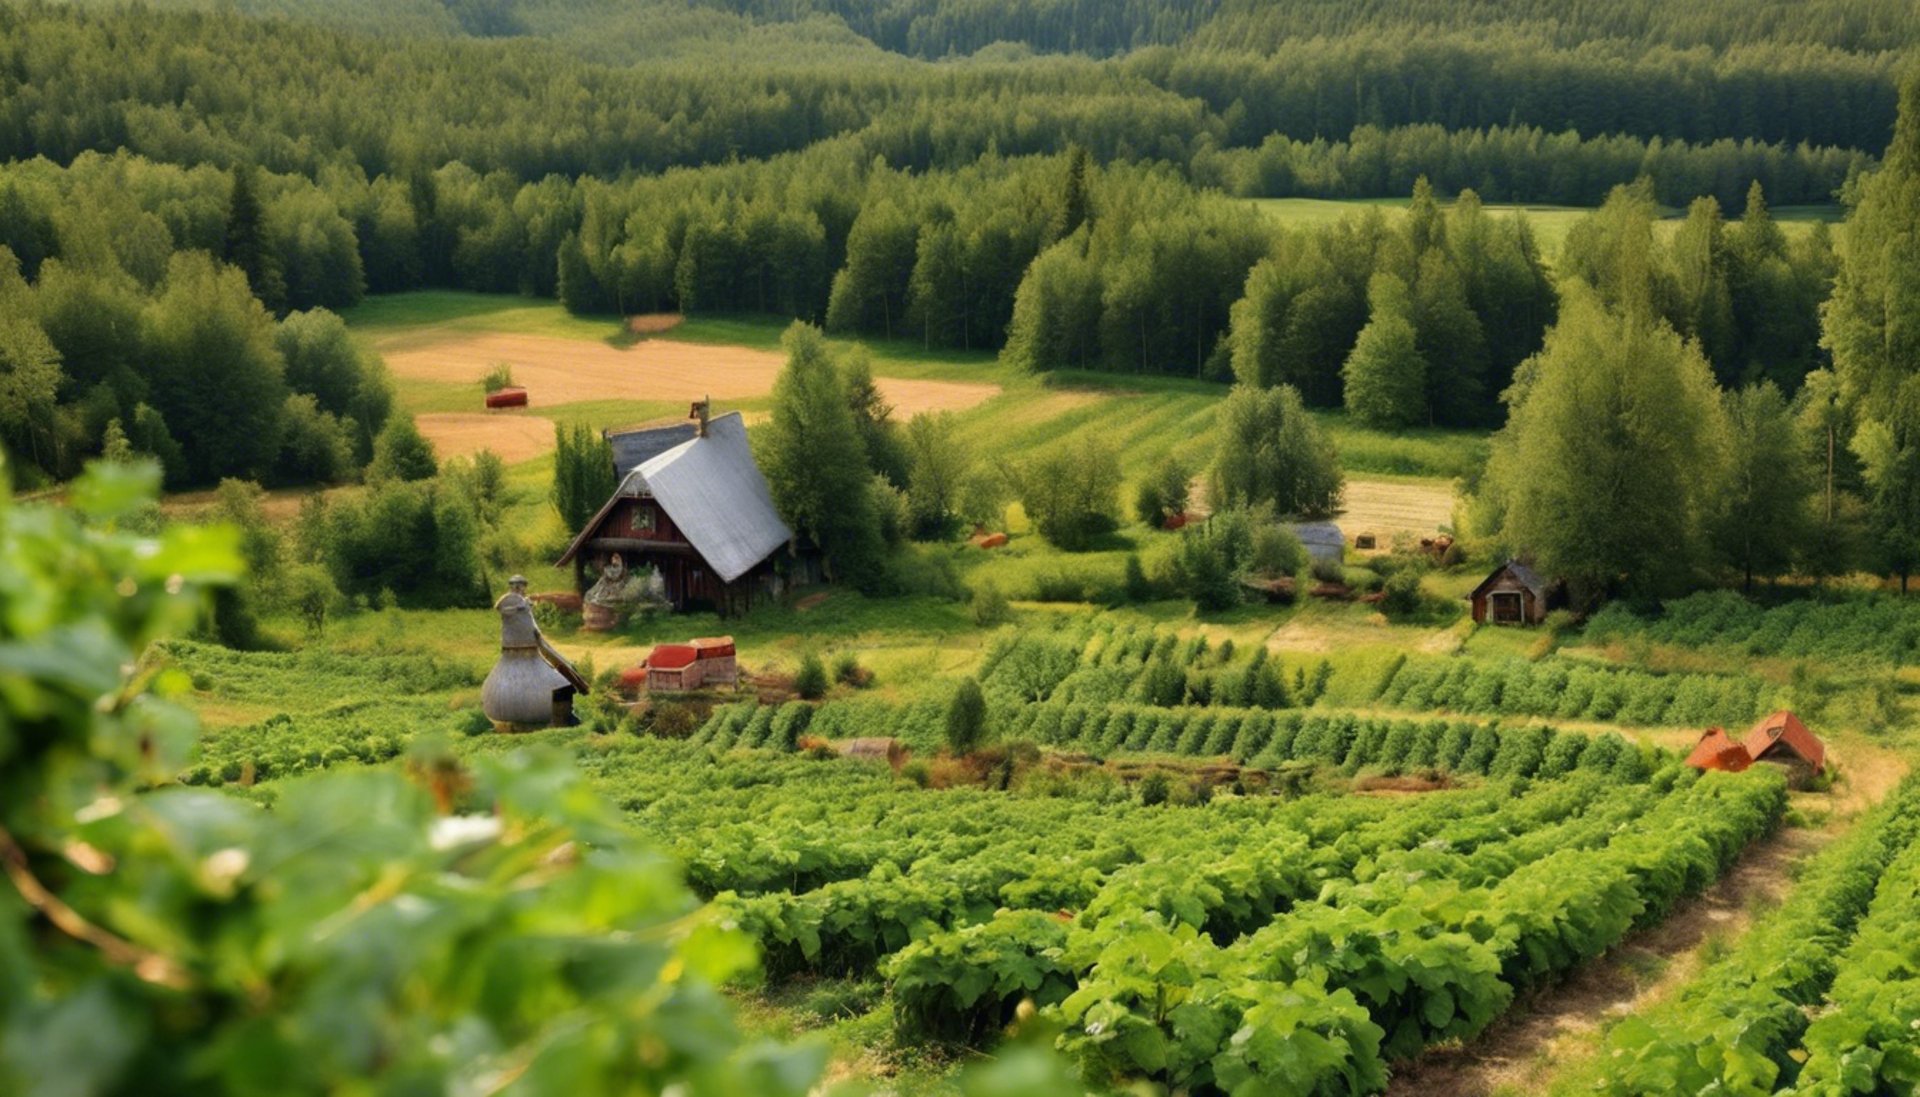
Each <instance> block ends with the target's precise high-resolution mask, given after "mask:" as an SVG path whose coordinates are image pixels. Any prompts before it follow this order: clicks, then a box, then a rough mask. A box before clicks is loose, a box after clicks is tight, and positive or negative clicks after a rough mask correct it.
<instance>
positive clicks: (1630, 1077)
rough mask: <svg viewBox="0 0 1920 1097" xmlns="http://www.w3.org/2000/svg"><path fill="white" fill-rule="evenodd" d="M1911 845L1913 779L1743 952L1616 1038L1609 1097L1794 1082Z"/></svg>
mask: <svg viewBox="0 0 1920 1097" xmlns="http://www.w3.org/2000/svg"><path fill="white" fill-rule="evenodd" d="M1916 836H1920V780H1908V781H1907V782H1904V783H1903V784H1902V785H1901V786H1900V787H1899V788H1898V789H1897V790H1896V791H1895V793H1894V794H1893V795H1892V796H1890V797H1889V798H1888V799H1887V800H1886V801H1885V802H1884V803H1882V804H1881V805H1880V806H1879V807H1878V808H1876V809H1875V810H1874V811H1873V813H1872V814H1870V815H1868V816H1867V818H1866V819H1864V820H1863V821H1861V822H1860V823H1859V824H1858V825H1857V826H1855V828H1854V829H1853V831H1852V832H1851V833H1850V834H1848V835H1847V836H1846V837H1845V838H1842V839H1840V840H1839V841H1838V842H1837V843H1836V844H1834V845H1833V846H1830V847H1829V848H1827V849H1826V850H1824V851H1822V852H1821V853H1820V854H1819V855H1818V857H1817V858H1816V859H1815V860H1814V861H1813V863H1812V865H1811V866H1810V868H1809V869H1808V871H1807V872H1806V873H1805V874H1803V875H1802V876H1801V878H1800V880H1799V882H1798V884H1797V885H1796V886H1795V887H1794V889H1793V892H1792V893H1791V894H1790V895H1789V896H1788V898H1787V900H1786V902H1785V903H1783V904H1782V905H1781V906H1780V908H1779V909H1778V910H1776V911H1774V912H1773V913H1772V914H1770V915H1768V916H1767V917H1765V918H1763V919H1762V920H1761V921H1760V922H1759V923H1757V924H1756V925H1755V926H1754V927H1753V928H1752V929H1751V930H1749V931H1748V932H1747V933H1746V935H1745V936H1744V937H1743V938H1742V939H1741V943H1740V947H1739V948H1738V949H1736V950H1735V951H1733V952H1731V953H1729V954H1728V955H1727V956H1725V957H1724V958H1723V959H1721V960H1719V961H1718V962H1716V963H1715V964H1713V965H1712V966H1711V967H1709V968H1707V969H1706V970H1705V971H1704V972H1702V973H1701V975H1700V976H1699V977H1698V978H1696V979H1695V980H1693V981H1692V982H1691V983H1690V984H1688V986H1687V987H1686V988H1685V989H1684V990H1683V991H1682V992H1681V993H1680V995H1678V996H1677V997H1676V998H1675V999H1674V1000H1673V1001H1672V1003H1671V1004H1670V1005H1668V1006H1666V1007H1664V1008H1662V1009H1659V1010H1657V1011H1656V1012H1654V1013H1651V1014H1647V1015H1636V1016H1633V1017H1629V1018H1627V1019H1625V1020H1623V1021H1621V1023H1620V1024H1618V1025H1616V1026H1615V1027H1614V1029H1613V1031H1612V1032H1611V1033H1610V1034H1609V1036H1608V1044H1609V1048H1610V1050H1611V1052H1612V1054H1611V1055H1610V1057H1609V1059H1608V1063H1609V1071H1608V1077H1607V1081H1606V1084H1607V1087H1608V1092H1610V1093H1613V1094H1616V1095H1619V1097H1629V1095H1647V1097H1651V1095H1654V1094H1665V1093H1704V1092H1715V1093H1725V1094H1729V1095H1733V1094H1745V1095H1754V1097H1757V1095H1761V1094H1771V1093H1773V1092H1774V1091H1775V1089H1776V1087H1777V1085H1778V1083H1779V1082H1780V1081H1781V1080H1782V1079H1790V1078H1792V1077H1793V1076H1794V1074H1795V1073H1796V1072H1797V1071H1798V1070H1799V1069H1800V1062H1801V1061H1802V1060H1803V1059H1804V1056H1803V1055H1802V1056H1797V1055H1796V1052H1795V1049H1796V1048H1797V1047H1798V1045H1799V1043H1800V1040H1801V1037H1802V1035H1803V1033H1805V1031H1806V1028H1807V1022H1808V1016H1807V1015H1808V1011H1809V1010H1811V1009H1812V1008H1813V1007H1814V1006H1816V1005H1817V1004H1818V1003H1819V1002H1820V1000H1821V996H1822V995H1823V994H1825V993H1826V992H1827V990H1828V988H1829V986H1831V985H1832V984H1833V983H1834V980H1835V976H1836V974H1838V973H1839V972H1840V971H1841V970H1843V968H1844V967H1845V964H1846V960H1847V958H1848V957H1846V956H1843V950H1844V949H1845V948H1846V944H1847V941H1848V939H1849V938H1850V937H1852V935H1853V932H1854V928H1855V926H1856V924H1858V923H1859V921H1860V918H1861V916H1862V914H1864V913H1865V912H1866V910H1867V908H1868V905H1869V903H1870V902H1873V901H1874V893H1875V888H1876V886H1879V885H1880V884H1881V881H1882V878H1883V874H1884V873H1886V871H1887V867H1888V865H1889V864H1891V863H1893V862H1894V860H1895V859H1896V858H1898V857H1900V856H1902V851H1906V850H1911V849H1913V848H1915V845H1914V841H1915V838H1916ZM1863 959H1864V958H1863ZM1828 1031H1831V1026H1830V1027H1829V1030H1828ZM1910 1035H1911V1034H1909V1036H1910Z"/></svg>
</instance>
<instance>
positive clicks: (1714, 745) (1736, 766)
mask: <svg viewBox="0 0 1920 1097" xmlns="http://www.w3.org/2000/svg"><path fill="white" fill-rule="evenodd" d="M1687 764H1688V765H1690V766H1692V767H1693V768H1694V769H1699V770H1708V769H1717V770H1720V771H1721V772H1723V773H1739V772H1740V771H1741V770H1743V769H1746V768H1747V767H1748V766H1750V765H1752V764H1753V756H1752V755H1751V754H1748V753H1747V748H1746V747H1745V746H1744V745H1742V744H1740V743H1736V742H1734V741H1733V737H1732V736H1730V735H1728V734H1727V733H1726V732H1725V731H1724V730H1722V729H1720V728H1708V729H1707V730H1706V732H1704V733H1703V734H1702V735H1701V736H1700V741H1699V742H1698V743H1695V744H1694V747H1693V753H1692V754H1689V755H1687Z"/></svg>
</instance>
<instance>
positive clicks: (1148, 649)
mask: <svg viewBox="0 0 1920 1097" xmlns="http://www.w3.org/2000/svg"><path fill="white" fill-rule="evenodd" d="M1330 672H1331V667H1330V665H1327V664H1323V665H1322V666H1321V667H1320V668H1317V669H1316V670H1315V672H1314V673H1312V674H1309V673H1307V671H1306V669H1305V668H1304V667H1301V668H1296V669H1295V671H1294V673H1293V675H1292V676H1291V677H1289V676H1288V675H1287V674H1286V673H1285V671H1284V668H1282V667H1281V666H1280V664H1279V663H1278V662H1277V661H1275V660H1272V659H1271V658H1270V655H1269V653H1268V651H1267V649H1266V648H1264V647H1257V648H1254V649H1252V651H1251V652H1250V653H1249V654H1248V655H1247V657H1245V658H1241V657H1240V656H1239V655H1238V653H1237V652H1236V651H1235V650H1234V647H1233V642H1232V641H1231V640H1227V641H1223V642H1221V643H1220V644H1219V645H1218V646H1215V645H1213V644H1211V643H1210V642H1209V641H1208V640H1207V638H1206V637H1204V636H1194V637H1190V638H1187V639H1181V638H1180V637H1178V636H1175V635H1174V634H1173V633H1170V632H1160V631H1156V630H1153V629H1149V628H1143V627H1140V626H1127V625H1118V626H1116V625H1112V624H1105V623H1103V624H1100V625H1096V626H1094V627H1092V628H1091V629H1088V630H1084V631H1081V632H1071V633H1065V634H1052V633H1044V632H1021V633H1006V634H1003V635H1002V636H1001V637H1000V638H999V639H997V640H996V641H995V643H994V645H993V646H992V647H991V648H990V649H989V650H988V652H987V656H986V659H985V660H984V662H983V665H982V667H981V670H980V680H981V684H982V686H984V687H985V689H986V690H987V692H988V695H989V696H993V697H997V698H1000V699H1002V700H1003V701H1006V702H1011V703H1014V704H1034V703H1039V702H1043V701H1050V700H1051V701H1060V702H1070V703H1077V704H1085V705H1108V704H1118V703H1122V702H1126V703H1131V704H1138V705H1153V706H1159V707H1163V708H1179V707H1183V706H1198V707H1207V706H1210V705H1226V706H1236V707H1241V708H1248V707H1251V708H1262V709H1283V708H1291V707H1294V706H1298V705H1308V704H1312V703H1313V701H1314V700H1315V699H1316V698H1317V697H1318V696H1319V694H1320V692H1321V691H1323V690H1324V689H1325V688H1326V684H1327V677H1328V674H1329V673H1330Z"/></svg>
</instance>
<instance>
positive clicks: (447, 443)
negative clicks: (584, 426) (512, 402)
mask: <svg viewBox="0 0 1920 1097" xmlns="http://www.w3.org/2000/svg"><path fill="white" fill-rule="evenodd" d="M413 422H414V425H415V426H417V427H419V428H420V433H421V434H422V435H424V436H425V437H426V439H427V441H429V442H431V443H433V453H434V456H435V457H438V458H439V459H441V460H442V461H444V460H446V459H447V458H449V457H469V456H472V455H473V454H475V453H478V452H480V451H481V450H483V449H490V450H492V451H493V452H494V453H496V454H498V455H499V456H500V459H501V460H503V461H505V462H507V463H508V464H514V463H515V462H519V461H527V460H531V459H533V458H535V457H538V456H540V455H541V454H543V453H545V452H547V451H548V450H550V449H552V448H553V420H551V419H545V418H542V417H540V416H538V415H528V414H526V413H525V412H515V411H493V412H481V411H476V412H428V413H426V414H423V415H416V416H414V419H413Z"/></svg>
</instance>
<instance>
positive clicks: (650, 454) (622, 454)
mask: <svg viewBox="0 0 1920 1097" xmlns="http://www.w3.org/2000/svg"><path fill="white" fill-rule="evenodd" d="M699 434H700V428H699V427H698V426H697V425H695V424H693V423H665V424H655V425H654V426H649V427H634V428H633V429H631V430H616V431H608V432H607V441H608V443H610V444H611V445H612V446H613V478H614V480H616V481H619V480H625V479H626V478H627V474H628V473H630V472H632V471H633V470H634V469H637V468H639V467H640V466H641V465H643V464H645V463H646V462H648V461H651V460H652V459H654V458H655V457H658V456H660V455H661V454H663V453H665V452H667V451H668V450H670V449H672V448H673V447H675V446H677V445H680V444H682V443H684V442H688V441H691V440H693V439H694V438H696V437H698V436H699Z"/></svg>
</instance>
